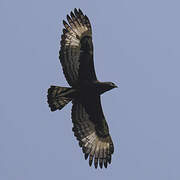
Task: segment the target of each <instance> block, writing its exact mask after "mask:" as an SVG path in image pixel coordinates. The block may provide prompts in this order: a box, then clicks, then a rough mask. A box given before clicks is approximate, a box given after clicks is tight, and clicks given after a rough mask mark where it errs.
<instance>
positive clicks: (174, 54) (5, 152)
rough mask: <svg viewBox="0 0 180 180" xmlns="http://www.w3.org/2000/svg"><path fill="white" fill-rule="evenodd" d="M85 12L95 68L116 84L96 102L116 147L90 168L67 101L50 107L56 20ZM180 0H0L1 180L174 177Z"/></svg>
mask: <svg viewBox="0 0 180 180" xmlns="http://www.w3.org/2000/svg"><path fill="white" fill-rule="evenodd" d="M75 7H76V8H81V9H82V10H83V12H84V13H85V14H87V15H88V17H89V19H90V20H91V24H92V26H93V42H94V49H95V52H94V54H95V66H96V71H97V76H98V78H99V80H102V81H113V82H115V83H116V84H117V85H118V86H119V88H118V89H115V90H112V91H111V92H108V93H106V94H104V95H103V97H102V104H103V109H104V113H105V116H106V119H107V121H108V123H109V127H110V132H111V135H112V138H113V141H114V145H115V152H114V155H113V159H112V164H111V165H110V166H109V168H108V169H103V170H100V169H97V170H95V169H94V168H90V167H89V166H88V161H85V160H84V157H83V154H82V152H81V149H80V148H79V146H78V143H77V141H76V139H75V138H74V137H73V133H72V131H71V128H72V123H71V119H70V117H71V115H70V111H71V104H69V105H68V106H67V107H65V108H64V109H63V110H62V111H57V112H54V113H52V112H50V110H49V108H48V105H47V103H46V95H47V89H48V88H49V86H50V85H63V86H65V85H67V82H66V81H65V78H64V76H63V73H62V69H61V66H60V63H59V60H58V51H59V40H60V34H61V31H62V27H63V26H62V20H63V19H64V18H65V17H66V14H67V13H69V12H70V11H71V10H73V9H74V8H75ZM179 7H180V1H178V0H151V1H147V0H136V1H135V0H121V1H119V0H118V1H84V0H76V1H68V0H53V1H47V0H31V1H30V0H29V1H27V0H0V49H1V53H0V82H1V94H0V179H1V180H41V179H42V180H49V179H53V180H60V179H72V178H75V179H79V180H81V179H84V178H86V180H90V179H91V180H92V179H94V180H99V179H103V180H109V179H121V180H179V179H180V23H179V18H180V10H179Z"/></svg>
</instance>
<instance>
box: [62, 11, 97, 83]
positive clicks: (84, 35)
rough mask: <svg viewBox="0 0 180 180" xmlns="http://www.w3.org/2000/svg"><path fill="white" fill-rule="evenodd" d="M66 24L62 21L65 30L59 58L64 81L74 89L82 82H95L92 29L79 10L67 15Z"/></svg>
mask: <svg viewBox="0 0 180 180" xmlns="http://www.w3.org/2000/svg"><path fill="white" fill-rule="evenodd" d="M67 22H68V23H67ZM67 22H66V21H65V20H63V25H64V27H65V28H64V29H63V34H62V36H61V42H60V44H61V49H60V51H59V58H60V62H61V64H62V67H63V72H64V75H65V77H66V80H67V81H68V83H69V85H70V86H73V87H76V86H77V85H78V84H79V82H80V81H82V80H97V78H96V74H95V69H94V62H93V43H92V29H91V24H90V21H89V20H88V18H87V16H85V15H84V14H83V13H82V11H81V10H80V9H79V10H77V9H75V10H74V13H73V12H71V13H70V16H69V15H67ZM81 64H82V65H81Z"/></svg>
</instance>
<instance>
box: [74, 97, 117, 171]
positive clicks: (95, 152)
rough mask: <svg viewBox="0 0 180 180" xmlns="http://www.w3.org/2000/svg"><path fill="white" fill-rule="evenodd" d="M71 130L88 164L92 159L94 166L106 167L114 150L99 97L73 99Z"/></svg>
mask: <svg viewBox="0 0 180 180" xmlns="http://www.w3.org/2000/svg"><path fill="white" fill-rule="evenodd" d="M72 121H73V129H72V130H73V131H74V135H75V136H76V138H77V140H78V141H79V145H80V147H82V150H83V153H84V154H85V159H87V158H88V157H89V165H90V166H91V165H92V162H93V160H94V166H95V168H97V167H98V163H99V166H100V167H101V168H102V167H103V164H104V167H105V168H107V165H108V163H109V164H110V163H111V155H112V154H113V152H114V146H113V142H112V140H111V136H110V135H109V130H108V125H107V123H106V120H105V118H104V115H103V112H102V107H101V103H100V97H98V98H97V97H95V98H91V99H89V101H86V100H83V101H81V100H73V107H72Z"/></svg>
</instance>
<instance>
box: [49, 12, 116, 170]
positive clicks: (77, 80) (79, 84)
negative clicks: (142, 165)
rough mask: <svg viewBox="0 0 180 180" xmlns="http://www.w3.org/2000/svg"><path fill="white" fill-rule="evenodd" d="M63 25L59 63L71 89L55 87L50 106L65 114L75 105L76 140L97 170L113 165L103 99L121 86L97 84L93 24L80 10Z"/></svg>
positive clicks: (73, 118)
mask: <svg viewBox="0 0 180 180" xmlns="http://www.w3.org/2000/svg"><path fill="white" fill-rule="evenodd" d="M67 21H68V23H67V22H66V21H63V24H64V29H63V33H62V36H61V49H60V51H59V59H60V62H61V65H62V68H63V73H64V75H65V78H66V80H67V82H68V84H69V85H70V86H71V87H59V86H51V87H50V88H49V89H48V95H47V98H48V104H49V107H50V109H51V111H56V110H57V109H59V110H61V109H62V108H63V107H64V106H65V105H66V104H68V103H69V102H70V101H72V104H73V106H72V112H71V117H72V122H73V128H72V131H73V132H74V136H75V137H76V138H77V140H78V141H79V145H80V147H82V151H83V153H84V156H85V159H87V158H88V157H89V165H90V166H91V165H92V162H93V160H94V166H95V168H97V167H98V164H99V166H100V167H101V168H102V167H103V165H104V167H105V168H107V165H108V163H109V164H110V163H111V155H112V154H113V152H114V146H113V142H112V139H111V136H110V134H109V128H108V124H107V122H106V120H105V117H104V114H103V110H102V107H101V99H100V95H101V94H103V93H104V92H106V91H109V90H111V89H113V88H116V87H117V86H116V85H115V84H114V83H112V82H100V81H98V80H97V77H96V73H95V69H94V62H93V43H92V28H91V24H90V21H89V19H88V17H87V16H86V15H84V14H83V12H82V11H81V10H80V9H78V10H77V9H74V12H71V13H70V16H69V15H67Z"/></svg>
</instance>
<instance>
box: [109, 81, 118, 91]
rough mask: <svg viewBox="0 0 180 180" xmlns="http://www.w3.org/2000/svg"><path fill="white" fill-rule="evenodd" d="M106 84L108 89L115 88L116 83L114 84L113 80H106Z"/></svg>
mask: <svg viewBox="0 0 180 180" xmlns="http://www.w3.org/2000/svg"><path fill="white" fill-rule="evenodd" d="M106 84H107V86H108V88H109V90H110V89H114V88H117V86H116V84H114V83H113V82H106Z"/></svg>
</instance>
